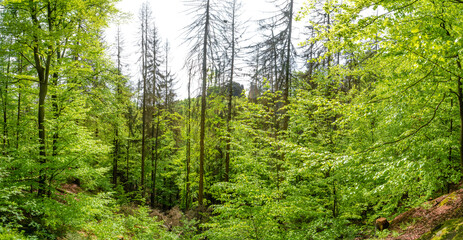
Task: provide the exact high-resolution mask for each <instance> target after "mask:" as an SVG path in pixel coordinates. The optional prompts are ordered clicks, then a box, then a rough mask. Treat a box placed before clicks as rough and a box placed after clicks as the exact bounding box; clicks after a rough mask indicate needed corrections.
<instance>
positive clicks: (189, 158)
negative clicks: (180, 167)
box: [185, 69, 191, 210]
mask: <svg viewBox="0 0 463 240" xmlns="http://www.w3.org/2000/svg"><path fill="white" fill-rule="evenodd" d="M190 88H191V69H190V73H189V75H188V114H187V121H188V122H187V132H186V137H187V139H186V190H185V209H186V210H188V208H189V203H190V201H189V196H190V160H191V153H190V147H191V146H190V144H191V143H190V133H191V131H190V130H191V122H190V121H191V96H190V90H191V89H190Z"/></svg>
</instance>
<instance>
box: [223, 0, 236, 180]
mask: <svg viewBox="0 0 463 240" xmlns="http://www.w3.org/2000/svg"><path fill="white" fill-rule="evenodd" d="M235 13H236V0H234V1H233V9H232V56H231V73H230V81H229V83H228V113H227V134H228V137H227V146H226V150H227V151H226V153H225V181H226V182H228V181H229V180H230V142H231V139H230V138H231V129H230V122H231V119H232V100H233V75H234V73H235Z"/></svg>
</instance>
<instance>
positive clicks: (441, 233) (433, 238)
mask: <svg viewBox="0 0 463 240" xmlns="http://www.w3.org/2000/svg"><path fill="white" fill-rule="evenodd" d="M457 239H463V218H458V219H453V220H449V221H446V222H444V223H443V224H442V225H441V227H440V228H437V229H436V228H435V229H434V230H433V231H431V232H427V233H425V234H424V235H423V236H421V237H420V238H419V240H457Z"/></svg>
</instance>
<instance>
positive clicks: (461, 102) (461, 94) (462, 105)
mask: <svg viewBox="0 0 463 240" xmlns="http://www.w3.org/2000/svg"><path fill="white" fill-rule="evenodd" d="M457 66H458V69H460V71H461V70H462V67H461V59H460V56H458V57H457ZM461 80H462V79H461V77H458V78H457V81H458V82H457V86H458V90H457V91H458V92H457V94H458V106H459V110H460V167H461V169H462V170H461V171H462V172H463V86H462V82H461Z"/></svg>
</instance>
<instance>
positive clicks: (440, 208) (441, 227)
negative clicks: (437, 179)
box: [386, 189, 463, 240]
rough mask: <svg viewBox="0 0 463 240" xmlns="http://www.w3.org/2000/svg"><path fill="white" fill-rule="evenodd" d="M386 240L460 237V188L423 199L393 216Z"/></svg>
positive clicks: (462, 233)
mask: <svg viewBox="0 0 463 240" xmlns="http://www.w3.org/2000/svg"><path fill="white" fill-rule="evenodd" d="M389 230H390V231H391V232H392V233H393V234H391V235H389V237H387V238H386V239H391V240H392V239H394V240H398V239H400V240H412V239H420V240H431V239H432V240H434V239H436V240H437V239H441V240H444V239H445V240H447V239H448V240H451V239H455V240H456V239H463V189H460V190H457V191H455V192H452V193H450V194H447V195H443V196H441V197H439V198H436V199H434V200H431V201H429V202H426V203H425V204H423V205H422V206H421V207H418V208H414V209H411V210H409V211H407V212H404V213H402V214H400V215H399V216H397V217H396V218H394V219H393V220H392V221H391V225H390V227H389Z"/></svg>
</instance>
